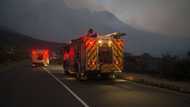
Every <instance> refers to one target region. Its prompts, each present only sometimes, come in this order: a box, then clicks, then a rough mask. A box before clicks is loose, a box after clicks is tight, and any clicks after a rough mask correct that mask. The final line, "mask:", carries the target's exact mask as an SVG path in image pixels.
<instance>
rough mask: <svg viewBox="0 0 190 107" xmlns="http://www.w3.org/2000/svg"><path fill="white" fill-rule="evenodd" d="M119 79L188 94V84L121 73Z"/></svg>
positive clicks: (189, 91)
mask: <svg viewBox="0 0 190 107" xmlns="http://www.w3.org/2000/svg"><path fill="white" fill-rule="evenodd" d="M121 78H123V79H125V80H129V81H132V82H136V83H141V84H145V85H150V86H154V87H159V88H165V89H169V90H173V91H177V92H181V93H187V94H190V82H182V81H181V82H178V81H169V80H166V79H160V78H153V77H151V76H148V75H145V74H136V73H123V74H122V75H121Z"/></svg>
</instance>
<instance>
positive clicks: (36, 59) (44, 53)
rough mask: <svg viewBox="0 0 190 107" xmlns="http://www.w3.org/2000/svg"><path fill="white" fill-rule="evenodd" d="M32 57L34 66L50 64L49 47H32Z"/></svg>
mask: <svg viewBox="0 0 190 107" xmlns="http://www.w3.org/2000/svg"><path fill="white" fill-rule="evenodd" d="M31 59H32V67H35V66H48V64H49V50H48V49H32V52H31Z"/></svg>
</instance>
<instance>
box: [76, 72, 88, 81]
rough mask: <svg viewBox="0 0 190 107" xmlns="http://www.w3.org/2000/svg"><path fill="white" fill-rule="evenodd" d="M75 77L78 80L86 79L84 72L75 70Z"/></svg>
mask: <svg viewBox="0 0 190 107" xmlns="http://www.w3.org/2000/svg"><path fill="white" fill-rule="evenodd" d="M76 78H77V79H78V80H80V81H82V80H87V75H86V74H85V73H81V72H77V73H76Z"/></svg>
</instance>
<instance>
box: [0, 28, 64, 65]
mask: <svg viewBox="0 0 190 107" xmlns="http://www.w3.org/2000/svg"><path fill="white" fill-rule="evenodd" d="M62 46H63V44H61V43H54V42H47V41H43V40H38V39H34V38H32V37H29V36H27V35H24V34H21V33H18V32H14V31H12V30H10V29H7V28H2V27H1V28H0V64H1V63H6V62H12V61H19V60H23V59H26V58H29V56H30V51H31V49H32V48H46V49H50V50H52V51H59V49H60V48H61V47H62Z"/></svg>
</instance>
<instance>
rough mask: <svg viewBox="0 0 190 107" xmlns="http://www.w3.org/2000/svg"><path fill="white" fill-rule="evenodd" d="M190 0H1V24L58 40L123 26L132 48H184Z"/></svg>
mask: <svg viewBox="0 0 190 107" xmlns="http://www.w3.org/2000/svg"><path fill="white" fill-rule="evenodd" d="M189 11H190V1H189V0H1V1H0V26H5V27H8V28H11V29H13V30H15V31H18V32H21V33H24V34H26V35H29V36H32V37H35V38H39V39H43V40H48V41H56V42H68V41H69V40H71V39H73V38H76V37H79V36H81V35H82V34H84V33H85V32H86V31H87V30H88V28H89V27H93V28H94V29H95V30H96V31H97V32H100V33H109V32H115V31H122V32H126V33H127V34H128V37H127V41H128V42H127V43H128V44H127V51H128V52H134V53H143V52H149V53H151V54H155V55H158V54H159V55H160V54H162V53H166V52H169V53H175V54H184V53H186V52H187V51H189V47H190V35H189V33H190V29H189V28H190V21H189V19H190V12H189Z"/></svg>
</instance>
